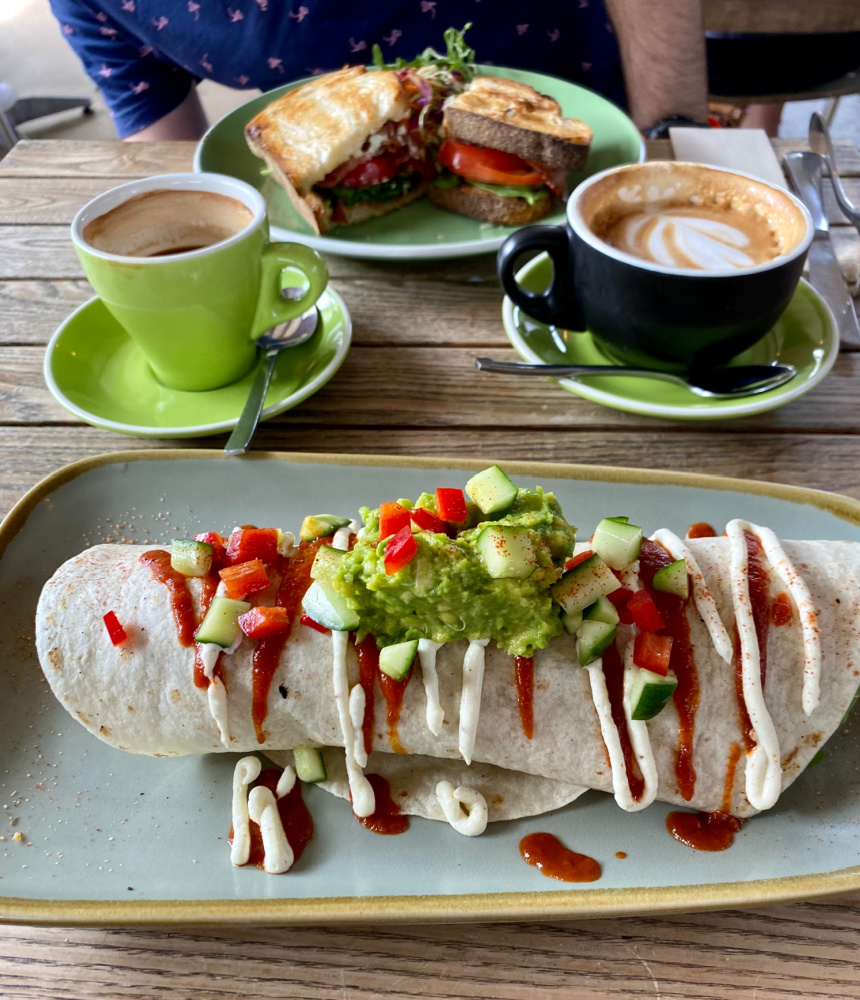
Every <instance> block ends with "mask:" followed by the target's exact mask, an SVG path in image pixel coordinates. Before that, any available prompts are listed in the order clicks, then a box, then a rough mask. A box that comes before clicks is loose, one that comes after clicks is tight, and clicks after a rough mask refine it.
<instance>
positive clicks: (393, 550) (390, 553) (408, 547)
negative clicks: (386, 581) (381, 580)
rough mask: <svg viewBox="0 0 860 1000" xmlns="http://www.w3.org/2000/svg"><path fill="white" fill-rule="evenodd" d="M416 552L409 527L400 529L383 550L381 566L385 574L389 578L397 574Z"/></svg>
mask: <svg viewBox="0 0 860 1000" xmlns="http://www.w3.org/2000/svg"><path fill="white" fill-rule="evenodd" d="M417 551H418V543H417V542H416V541H415V539H414V538H413V536H412V527H411V525H408V524H407V525H406V527H405V528H401V529H400V531H398V532H397V534H396V535H394V536H393V537H392V538H391V539H389V542H388V546H387V548H386V549H385V556H384V558H383V565H384V566H385V572H386V573H387V574H388V575H389V576H393V575H394V574H395V573H399V572H400V570H402V569H403V567H404V566H408V565H409V563H410V562H412V560H413V558H414V557H415V553H416V552H417Z"/></svg>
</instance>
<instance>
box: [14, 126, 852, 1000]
mask: <svg viewBox="0 0 860 1000" xmlns="http://www.w3.org/2000/svg"><path fill="white" fill-rule="evenodd" d="M779 145H780V146H781V147H782V148H781V149H779V150H778V152H780V153H781V152H783V151H784V150H785V149H786V148H801V146H802V143H801V141H800V140H798V141H796V142H795V141H788V140H782V141H781V142H779ZM192 148H193V147H192V146H191V145H189V144H185V143H164V144H153V145H145V144H137V143H133V144H121V143H119V142H86V143H84V142H22V143H20V144H19V145H18V146H17V147H15V149H14V150H13V151H12V153H11V154H10V155H9V156H8V157H7V158H6V159H5V160H3V161H2V163H0V315H2V322H0V441H2V447H0V512H2V513H3V514H5V513H6V511H8V509H9V508H10V506H11V505H12V504H13V503H14V502H15V501H16V500H18V499H19V498H20V496H21V495H22V494H23V493H24V492H25V490H27V489H29V488H30V487H31V486H33V485H34V484H35V483H36V482H38V481H39V480H40V479H41V478H42V477H44V476H45V475H47V474H48V473H50V472H52V471H54V470H55V469H57V468H58V467H59V466H61V465H63V464H65V463H67V462H70V461H73V460H75V459H79V458H83V457H85V456H89V455H94V454H97V453H99V452H110V451H118V450H123V449H129V448H159V447H177V446H178V447H183V446H185V445H186V444H187V445H189V446H191V445H192V444H194V445H200V443H201V442H199V441H197V442H182V441H179V442H177V441H166V440H157V441H152V440H140V439H137V438H129V437H122V436H119V435H115V434H112V433H109V432H107V431H102V430H97V429H95V428H92V427H88V426H86V425H84V424H81V423H79V422H78V421H77V420H75V419H74V418H72V417H71V416H70V415H69V414H68V413H66V411H65V410H63V409H62V408H61V407H60V406H59V405H58V404H56V403H55V402H54V401H53V399H52V398H51V396H50V395H49V393H48V390H47V389H46V387H45V384H44V382H43V380H42V359H43V355H44V348H45V344H46V343H47V341H48V338H49V337H50V335H51V333H52V332H53V330H54V329H55V327H56V326H57V325H58V324H59V323H60V322H61V320H62V319H63V318H64V317H65V316H66V315H67V314H68V313H69V312H70V311H71V310H72V309H73V308H74V307H75V306H77V305H78V304H80V303H81V302H83V301H85V300H86V299H87V298H88V297H89V296H90V294H91V292H90V290H89V287H88V285H87V283H86V282H85V281H84V280H83V278H82V272H81V269H80V267H79V265H78V262H77V259H76V257H75V255H74V252H73V250H72V247H71V243H70V241H69V238H68V225H69V222H70V221H71V218H72V216H73V214H74V212H75V211H76V210H77V209H78V208H79V207H80V206H81V205H82V204H83V203H84V202H85V201H86V200H88V199H89V198H91V197H92V196H94V195H95V194H97V193H99V192H101V191H104V190H106V189H108V188H110V187H113V186H115V185H116V184H118V183H121V182H122V181H125V180H129V179H131V178H133V177H140V176H145V175H148V174H154V173H162V172H166V171H175V170H189V169H190V168H191V156H192ZM649 153H650V155H652V156H666V155H669V154H668V147H667V146H666V145H661V144H654V145H653V146H652V147H651V149H650V150H649ZM837 158H838V160H839V162H840V165H841V168H842V169H843V171H844V173H845V175H846V177H847V178H848V181H847V184H848V186H849V188H851V189H853V193H854V195H855V196H860V152H858V151H857V150H856V149H854V148H853V147H850V146H849V145H848V144H847V143H844V142H843V143H840V145H839V148H838V149H837ZM829 209H830V214H831V218H832V219H833V221H834V223H837V233H836V241H837V243H838V245H839V247H840V249H841V252H843V253H844V252H846V251H847V250H850V249H851V248H852V246H856V245H857V244H858V236H857V234H856V232H855V231H854V230H853V229H851V228H849V227H847V226H846V225H844V222H845V220H844V219H841V217H840V216H839V214H838V211H837V209H836V208H835V206H834V204H833V202H832V199H831V200H829ZM329 265H330V268H331V276H332V281H333V283H334V284H335V285H336V286H337V288H338V289H339V290H340V292H341V293H342V294H343V297H344V299H345V300H346V302H347V304H348V306H349V308H350V310H351V311H352V315H353V319H354V322H355V343H354V346H353V349H352V351H351V353H350V355H349V357H348V358H347V360H346V363H345V364H344V366H343V368H342V370H341V371H340V372H339V374H338V375H337V376H336V377H335V378H334V379H333V380H332V382H331V383H330V384H329V385H328V386H327V387H326V388H325V389H323V390H322V391H321V392H320V393H319V394H317V395H316V396H314V397H313V398H312V399H310V400H308V401H307V402H306V403H304V404H303V405H302V406H300V407H298V408H297V409H295V410H292V411H290V412H289V413H286V414H284V415H283V416H281V417H278V418H276V419H275V420H273V421H271V422H269V423H268V424H265V425H263V427H262V428H261V430H260V432H259V434H258V436H257V440H256V447H258V448H261V449H270V450H291V451H331V450H334V448H335V447H336V449H337V450H339V451H349V452H356V453H361V452H364V453H376V454H406V455H417V454H426V455H455V456H469V457H483V458H487V459H490V458H492V459H494V460H504V459H514V458H519V459H537V460H546V461H560V462H585V463H601V464H611V465H628V466H637V465H648V466H651V467H658V468H664V469H681V470H687V471H691V472H707V473H717V474H720V473H722V474H730V475H737V476H748V477H753V478H758V479H766V480H774V481H782V482H787V483H794V484H798V485H803V486H812V487H818V488H822V489H830V490H836V491H840V492H843V493H847V494H850V495H852V496H855V497H860V354H858V353H846V354H842V355H841V356H840V357H839V359H838V360H837V362H836V366H835V368H834V370H833V373H832V374H831V375H830V376H829V377H828V379H827V380H826V381H825V382H824V383H823V384H822V385H820V386H819V387H818V388H817V389H815V390H813V391H812V392H811V393H810V394H809V395H807V396H805V397H804V398H803V399H801V400H798V401H796V402H794V403H792V404H790V405H788V406H786V407H784V408H783V409H780V410H777V411H775V412H773V413H767V414H763V415H761V416H757V417H750V418H746V419H743V420H737V421H726V422H723V423H710V424H705V425H699V426H693V425H684V424H681V423H671V422H667V421H661V420H657V419H650V418H645V417H636V416H630V415H628V414H624V413H621V412H618V411H615V410H610V409H604V408H602V407H599V406H596V405H593V404H591V403H588V402H586V401H584V400H581V399H578V398H577V397H575V396H571V395H569V394H567V393H565V392H563V391H562V390H560V389H558V388H555V387H553V386H552V385H551V384H550V383H544V382H542V381H534V380H529V379H523V380H514V379H506V378H503V377H501V376H490V375H482V374H479V373H477V372H476V371H475V369H474V358H475V355H476V354H478V353H487V354H491V355H493V356H496V357H513V351H512V350H511V348H510V347H509V346H508V344H507V340H506V338H505V334H504V330H503V329H502V325H501V321H500V306H501V293H500V291H499V288H498V286H497V284H496V281H495V277H494V269H493V259H492V257H476V258H471V259H466V260H456V261H451V262H440V263H417V264H409V263H405V264H378V263H370V262H360V261H349V260H344V259H342V258H336V257H333V258H330V260H329ZM224 441H225V436H220V437H215V438H211V439H209V441H208V442H204V443H206V444H209V445H211V446H212V447H213V448H220V447H222V446H223V444H224ZM857 902H860V900H853V901H852V900H849V899H842V900H839V901H835V902H834V901H828V902H815V903H802V904H795V905H793V906H775V907H771V908H762V909H758V910H751V911H744V912H740V911H729V912H725V913H713V914H693V915H671V916H658V917H650V918H641V917H631V918H626V919H616V920H595V921H591V922H553V923H551V924H550V923H545V924H522V925H513V926H511V925H471V926H458V927H445V926H414V927H381V928H379V927H373V928H361V927H350V928H344V929H315V928H310V929H285V930H279V929H272V928H267V929H255V928H253V927H247V926H243V927H234V928H224V927H222V928H217V929H212V928H209V929H206V928H189V929H187V930H184V931H183V932H181V933H176V932H168V931H159V930H86V929H68V930H67V929H52V928H47V929H43V928H36V927H4V928H0V996H2V997H4V998H10V1000H11V998H27V1000H48V998H50V1000H55V998H59V997H62V998H67V1000H78V998H81V1000H82V998H95V997H99V998H107V997H111V998H113V997H134V998H156V997H162V996H166V995H170V994H173V995H175V996H177V997H179V998H180V1000H192V998H193V1000H198V998H199V1000H202V998H215V997H218V998H225V1000H226V998H230V997H236V998H239V997H241V998H243V1000H251V998H257V997H277V998H281V997H314V998H316V997H329V996H334V995H337V996H350V997H366V998H371V997H381V996H385V997H392V998H394V997H407V996H415V995H421V996H425V997H443V996H444V997H465V996H468V997H502V998H510V1000H520V998H526V997H528V998H530V1000H531V998H541V997H551V996H559V997H577V998H599V997H600V998H602V997H612V998H616V1000H625V998H633V997H637V998H638V997H678V998H689V997H702V998H704V997H707V998H715V1000H728V998H733V1000H734V998H737V1000H740V998H750V997H754V996H760V997H767V998H768V1000H782V998H788V997H796V996H798V995H803V996H804V997H815V998H816V1000H825V998H830V997H858V996H860V968H858V965H857V951H856V948H857V942H858V941H860V909H858V908H857V907H856V903H857Z"/></svg>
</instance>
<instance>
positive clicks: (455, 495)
mask: <svg viewBox="0 0 860 1000" xmlns="http://www.w3.org/2000/svg"><path fill="white" fill-rule="evenodd" d="M436 513H437V514H438V515H439V517H441V518H442V520H443V521H450V522H451V523H452V524H465V523H466V518H467V517H468V515H469V512H468V510H467V509H466V497H465V496H464V495H463V491H462V490H458V489H454V488H452V487H448V486H440V487H439V489H438V490H436Z"/></svg>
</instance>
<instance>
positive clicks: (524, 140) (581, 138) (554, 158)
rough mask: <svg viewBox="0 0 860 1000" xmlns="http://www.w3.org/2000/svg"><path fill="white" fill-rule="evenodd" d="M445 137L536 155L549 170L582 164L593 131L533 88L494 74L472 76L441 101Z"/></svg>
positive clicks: (515, 153)
mask: <svg viewBox="0 0 860 1000" xmlns="http://www.w3.org/2000/svg"><path fill="white" fill-rule="evenodd" d="M443 127H444V130H445V134H446V135H447V136H448V138H451V139H461V140H463V142H471V143H474V144H475V145H476V146H488V147H490V148H491V149H500V150H502V151H503V152H505V153H513V154H514V155H516V156H521V157H523V159H526V160H537V161H538V162H539V163H542V164H544V165H545V166H547V167H549V168H550V169H553V170H579V169H580V168H581V167H583V166H584V165H585V161H586V159H587V157H588V148H589V145H590V144H591V139H592V135H593V133H592V131H591V129H590V128H589V127H588V126H587V125H586V124H585V123H584V122H581V121H579V120H578V119H576V118H562V116H561V107H560V106H559V104H558V102H557V101H555V100H553V99H552V98H551V97H547V96H546V95H545V94H539V93H538V92H537V91H536V90H535V89H534V88H533V87H529V86H528V85H527V84H525V83H517V82H516V81H515V80H504V79H502V78H500V77H494V76H479V77H476V78H475V79H474V80H473V81H472V82H471V84H469V86H468V87H467V88H466V90H464V91H463V93H462V94H458V95H457V96H456V97H454V98H451V100H449V101H448V102H447V103H446V105H445V120H444V126H443Z"/></svg>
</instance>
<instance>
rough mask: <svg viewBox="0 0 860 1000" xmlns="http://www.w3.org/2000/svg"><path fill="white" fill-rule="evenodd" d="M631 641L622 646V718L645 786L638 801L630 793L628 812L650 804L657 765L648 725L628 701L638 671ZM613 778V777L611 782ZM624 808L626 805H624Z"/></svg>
mask: <svg viewBox="0 0 860 1000" xmlns="http://www.w3.org/2000/svg"><path fill="white" fill-rule="evenodd" d="M633 643H634V640H633V638H631V639H630V641H629V642H628V643H627V645H626V646H625V647H624V718H625V719H626V720H627V732H628V734H629V735H630V743H631V745H632V747H633V753H634V754H635V755H636V762H637V763H638V765H639V771H640V773H641V775H642V780H643V781H644V782H645V788H644V790H643V792H642V797H641V798H640V799H639V800H638V801H637V800H636V799H634V798H633V797H632V795H631V799H632V801H633V802H634V803H635V805H634V807H633V808H632V809H628V812H638V810H640V809H644V808H645V806H650V805H651V803H652V802H653V801H654V799H655V798H656V797H657V765H656V763H655V762H654V753H653V751H652V750H651V738H650V737H649V735H648V726H647V725H646V724H645V723H644V722H643V721H642V720H641V719H634V718H632V715H633V707H634V706H633V705H632V704H631V703H630V689H631V687H632V686H633V682H634V681H635V680H636V675H637V674H638V673H639V668H638V667H637V666H636V664H635V663H634V662H633ZM601 672H602V671H601ZM622 763H623V757H622ZM623 771H624V780H625V783H626V784H627V791H628V793H629V792H630V782H629V778H628V775H627V768H626V767H624V768H623ZM613 774H614V768H613ZM614 780H615V779H614V778H613V783H614ZM624 808H627V807H626V806H625V807H624Z"/></svg>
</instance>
